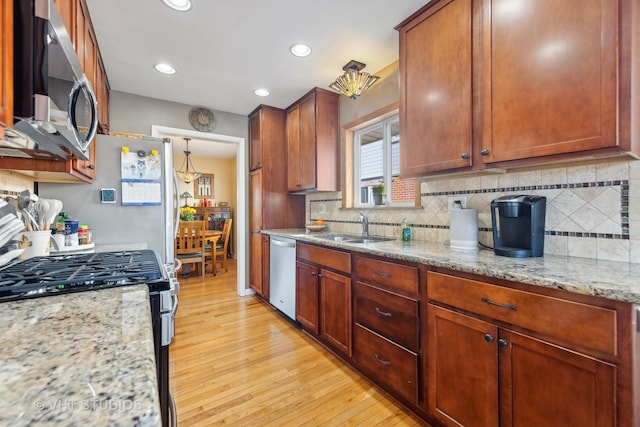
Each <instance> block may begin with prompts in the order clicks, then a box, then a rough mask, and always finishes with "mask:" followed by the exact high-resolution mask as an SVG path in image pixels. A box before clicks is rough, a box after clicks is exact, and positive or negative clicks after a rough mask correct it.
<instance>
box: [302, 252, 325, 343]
mask: <svg viewBox="0 0 640 427" xmlns="http://www.w3.org/2000/svg"><path fill="white" fill-rule="evenodd" d="M319 273H320V272H319V270H318V268H317V267H314V266H312V265H309V264H305V263H304V262H299V261H298V262H296V320H297V321H298V322H300V323H301V324H302V326H303V327H304V328H305V329H306V330H307V331H309V332H312V333H314V334H316V335H317V334H318V332H319V322H318V320H319V318H318V302H319V299H318V298H319V294H318V274H319Z"/></svg>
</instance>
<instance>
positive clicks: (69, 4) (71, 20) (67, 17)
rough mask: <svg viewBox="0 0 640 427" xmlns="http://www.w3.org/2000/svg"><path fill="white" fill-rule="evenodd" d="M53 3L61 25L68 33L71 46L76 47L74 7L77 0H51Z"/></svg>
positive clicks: (76, 5) (76, 4)
mask: <svg viewBox="0 0 640 427" xmlns="http://www.w3.org/2000/svg"><path fill="white" fill-rule="evenodd" d="M53 3H54V4H55V5H56V9H58V13H59V14H60V18H62V23H63V24H64V26H65V28H66V29H67V33H69V38H70V39H71V44H73V47H74V48H75V47H76V25H75V24H76V7H78V2H77V0H53Z"/></svg>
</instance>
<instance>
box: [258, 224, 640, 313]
mask: <svg viewBox="0 0 640 427" xmlns="http://www.w3.org/2000/svg"><path fill="white" fill-rule="evenodd" d="M263 233H264V234H269V235H276V236H283V237H290V238H293V239H296V240H298V241H304V242H310V243H316V244H322V245H325V246H329V247H334V248H338V249H348V250H350V251H353V252H362V253H368V254H373V255H381V256H386V257H389V258H395V259H398V260H403V261H411V262H418V263H422V264H427V265H431V266H435V267H445V268H449V269H452V270H457V271H462V272H466V273H474V274H479V275H483V276H488V277H494V278H498V279H506V280H511V281H516V282H521V283H527V284H530V285H536V286H543V287H547V288H553V289H564V290H567V291H570V292H574V293H578V294H584V295H594V296H599V297H603V298H607V299H612V300H618V301H624V302H630V303H636V304H637V303H640V279H639V278H640V264H638V263H625V262H616V261H602V260H595V259H589V258H578V257H566V256H559V255H546V256H543V257H538V258H509V257H503V256H496V255H495V254H494V253H493V251H492V250H489V249H479V250H477V251H460V250H455V249H450V248H449V247H448V246H446V245H444V244H442V243H433V242H426V241H420V240H412V241H410V242H402V241H399V240H392V241H387V242H375V243H366V244H363V243H348V242H334V241H332V240H327V239H322V238H320V237H317V236H318V235H320V234H326V233H329V232H328V231H324V232H322V233H308V232H307V231H306V230H305V229H279V230H263Z"/></svg>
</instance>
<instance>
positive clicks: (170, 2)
mask: <svg viewBox="0 0 640 427" xmlns="http://www.w3.org/2000/svg"><path fill="white" fill-rule="evenodd" d="M162 1H163V2H164V4H166V5H167V6H169V7H170V8H171V9H173V10H177V11H179V12H186V11H187V10H189V9H191V0H162Z"/></svg>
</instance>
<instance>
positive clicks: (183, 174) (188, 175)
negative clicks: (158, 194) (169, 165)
mask: <svg viewBox="0 0 640 427" xmlns="http://www.w3.org/2000/svg"><path fill="white" fill-rule="evenodd" d="M182 139H184V140H185V141H186V142H187V149H186V150H185V151H183V153H184V161H183V162H182V167H181V168H180V170H179V171H176V174H177V175H178V177H179V178H180V179H181V180H183V181H184V182H185V183H186V184H189V183H191V182H193V181H195V180H196V179H198V178H200V175H202V174H201V173H199V172H196V168H195V167H194V166H193V163H192V162H191V151H189V141H190V140H191V138H182ZM189 165H191V169H192V170H189Z"/></svg>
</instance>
